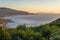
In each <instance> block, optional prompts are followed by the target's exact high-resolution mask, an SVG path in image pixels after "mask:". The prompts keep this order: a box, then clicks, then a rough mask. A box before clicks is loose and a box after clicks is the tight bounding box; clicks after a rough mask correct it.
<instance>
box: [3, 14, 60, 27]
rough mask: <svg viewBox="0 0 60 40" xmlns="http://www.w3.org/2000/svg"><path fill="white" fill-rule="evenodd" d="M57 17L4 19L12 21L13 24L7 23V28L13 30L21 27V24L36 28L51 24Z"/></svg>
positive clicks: (22, 16) (31, 16) (26, 16)
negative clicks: (18, 26)
mask: <svg viewBox="0 0 60 40" xmlns="http://www.w3.org/2000/svg"><path fill="white" fill-rule="evenodd" d="M59 17H60V15H17V16H9V17H4V18H8V19H11V20H12V21H14V23H8V24H7V26H8V27H12V28H15V27H16V26H17V25H23V24H26V25H27V26H28V27H29V26H38V25H42V24H46V23H49V22H52V21H54V20H56V19H57V18H59Z"/></svg>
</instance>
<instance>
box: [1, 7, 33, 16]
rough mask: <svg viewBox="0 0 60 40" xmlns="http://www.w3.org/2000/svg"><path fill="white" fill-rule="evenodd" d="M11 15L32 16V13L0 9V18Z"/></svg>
mask: <svg viewBox="0 0 60 40" xmlns="http://www.w3.org/2000/svg"><path fill="white" fill-rule="evenodd" d="M11 15H32V13H28V12H25V11H18V10H14V9H10V8H5V7H0V16H11Z"/></svg>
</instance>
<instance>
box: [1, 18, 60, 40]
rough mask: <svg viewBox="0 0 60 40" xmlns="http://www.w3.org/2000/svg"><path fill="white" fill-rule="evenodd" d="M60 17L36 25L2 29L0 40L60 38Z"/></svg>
mask: <svg viewBox="0 0 60 40" xmlns="http://www.w3.org/2000/svg"><path fill="white" fill-rule="evenodd" d="M59 23H60V19H59V20H58V21H57V20H55V21H53V22H51V23H49V24H45V25H40V26H36V27H26V25H19V26H17V27H16V28H14V29H8V30H2V29H1V28H0V40H60V24H59Z"/></svg>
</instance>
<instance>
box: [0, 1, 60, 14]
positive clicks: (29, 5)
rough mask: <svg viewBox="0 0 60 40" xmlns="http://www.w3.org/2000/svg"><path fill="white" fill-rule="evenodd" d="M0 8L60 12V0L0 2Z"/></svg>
mask: <svg viewBox="0 0 60 40" xmlns="http://www.w3.org/2000/svg"><path fill="white" fill-rule="evenodd" d="M0 7H8V8H13V9H16V10H24V11H28V12H58V13H59V12H60V0H0Z"/></svg>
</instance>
